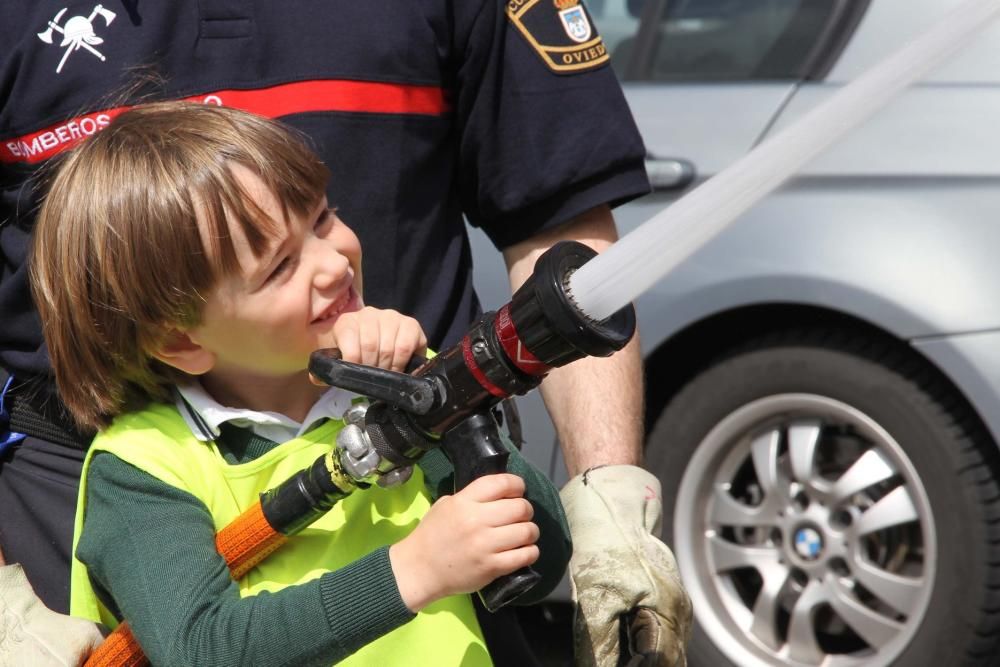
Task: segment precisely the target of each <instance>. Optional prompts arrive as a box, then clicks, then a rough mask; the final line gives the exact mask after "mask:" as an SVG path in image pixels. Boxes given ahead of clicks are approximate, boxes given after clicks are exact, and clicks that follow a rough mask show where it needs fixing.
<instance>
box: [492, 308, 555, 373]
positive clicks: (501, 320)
mask: <svg viewBox="0 0 1000 667" xmlns="http://www.w3.org/2000/svg"><path fill="white" fill-rule="evenodd" d="M493 329H494V331H496V334H497V340H499V341H500V345H501V346H502V347H503V349H504V352H506V353H507V359H508V360H509V361H510V362H511V363H512V364H514V365H515V366H517V367H518V368H519V369H520V370H522V371H524V372H525V373H527V374H528V375H535V376H538V375H545V374H546V373H548V372H549V371H550V370H552V367H551V366H549V365H548V364H546V363H545V362H543V361H541V360H540V359H539V358H538V357H536V356H535V355H534V354H532V353H531V350H529V349H528V348H527V347H525V345H524V343H523V342H521V337H520V336H518V335H517V329H515V328H514V320H513V319H512V318H511V316H510V304H509V303H508V304H506V305H505V306H504V307H503V308H501V309H500V311H499V312H497V316H496V318H495V319H494V320H493Z"/></svg>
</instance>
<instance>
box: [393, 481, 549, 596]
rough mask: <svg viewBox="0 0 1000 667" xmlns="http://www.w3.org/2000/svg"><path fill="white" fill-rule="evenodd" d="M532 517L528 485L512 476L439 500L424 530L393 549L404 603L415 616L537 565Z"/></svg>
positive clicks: (422, 525)
mask: <svg viewBox="0 0 1000 667" xmlns="http://www.w3.org/2000/svg"><path fill="white" fill-rule="evenodd" d="M532 514H533V510H532V507H531V503H530V502H528V501H527V500H525V498H524V480H523V479H521V478H520V477H518V476H516V475H511V474H508V473H502V474H497V475H485V476H483V477H480V478H478V479H476V480H474V481H472V482H471V483H470V484H469V485H468V486H466V487H465V488H464V489H462V490H461V491H458V492H457V493H455V495H452V496H442V497H441V498H439V499H438V500H437V502H435V503H434V504H433V505H432V506H431V508H430V510H428V512H427V514H425V515H424V518H423V519H421V521H420V525H418V526H417V527H416V529H414V531H413V532H412V533H410V534H409V535H407V536H406V537H405V538H403V539H402V540H401V541H399V542H397V543H396V544H394V545H392V547H390V548H389V561H390V563H391V564H392V571H393V574H395V575H396V584H397V585H398V586H399V594H400V596H401V597H402V598H403V602H404V603H405V604H406V606H407V607H408V608H409V609H410V610H411V611H414V612H416V611H419V610H420V609H422V608H423V607H425V606H427V605H428V604H430V603H431V602H434V601H435V600H439V599H441V598H443V597H447V596H449V595H457V594H460V593H471V592H473V591H477V590H479V589H480V588H482V587H483V586H485V585H486V584H488V583H490V582H491V581H493V580H494V579H496V578H497V577H499V576H501V575H504V574H510V573H511V572H513V571H514V570H517V569H519V568H522V567H526V566H528V565H531V564H532V563H534V562H535V561H536V560H538V547H537V546H536V545H535V542H536V541H537V540H538V526H537V525H536V524H535V523H533V522H532V521H531V517H532Z"/></svg>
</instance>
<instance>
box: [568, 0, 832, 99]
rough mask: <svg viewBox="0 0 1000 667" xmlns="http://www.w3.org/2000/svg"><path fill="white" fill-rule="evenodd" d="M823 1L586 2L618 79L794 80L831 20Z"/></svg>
mask: <svg viewBox="0 0 1000 667" xmlns="http://www.w3.org/2000/svg"><path fill="white" fill-rule="evenodd" d="M839 6H840V3H838V2H834V1H831V0H587V7H588V9H589V10H590V12H591V15H592V16H593V18H594V21H595V22H596V23H597V26H598V28H599V29H600V31H601V35H602V36H603V37H604V41H605V43H606V44H607V46H608V51H609V52H610V53H611V63H612V66H613V67H614V68H615V70H616V72H617V73H618V75H619V77H621V78H622V79H628V80H644V81H747V80H761V79H768V80H780V79H798V78H803V77H804V76H805V75H806V74H807V68H808V66H809V64H810V61H811V60H810V59H811V58H812V56H813V54H814V52H815V50H816V47H817V45H818V44H819V43H820V42H821V41H822V38H823V37H824V36H825V35H826V34H828V28H829V26H830V24H831V23H832V22H833V20H834V19H836V18H837V15H838V14H839V12H838V11H837V9H838V7H839Z"/></svg>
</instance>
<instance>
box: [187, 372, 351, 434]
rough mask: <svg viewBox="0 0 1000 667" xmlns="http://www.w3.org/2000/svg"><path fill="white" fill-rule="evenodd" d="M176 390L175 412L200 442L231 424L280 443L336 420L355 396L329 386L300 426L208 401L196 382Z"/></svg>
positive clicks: (271, 415)
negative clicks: (179, 414)
mask: <svg viewBox="0 0 1000 667" xmlns="http://www.w3.org/2000/svg"><path fill="white" fill-rule="evenodd" d="M176 389H177V400H176V405H177V410H178V411H179V412H180V413H181V416H182V417H184V421H185V423H187V425H188V428H190V429H191V432H192V433H194V435H195V437H196V438H198V439H199V440H201V441H202V442H208V441H211V440H214V439H215V438H217V437H219V425H220V424H224V423H226V422H232V423H233V424H234V425H235V426H241V427H248V426H249V427H250V430H252V431H253V432H254V433H255V434H256V435H259V436H261V437H263V438H267V439H268V440H271V441H273V442H276V443H279V444H280V443H282V442H285V441H287V440H291V439H292V438H295V437H298V436H300V435H302V434H303V433H305V432H306V431H308V430H309V429H310V428H312V426H313V425H314V424H315V423H316V422H318V421H320V420H322V419H327V418H332V419H340V418H341V417H343V415H344V412H345V411H346V410H347V409H348V408H349V407H351V401H352V400H353V399H355V398H357V396H358V395H357V394H355V393H353V392H349V391H346V390H344V389H340V388H337V387H330V388H329V389H328V390H327V391H326V392H324V393H323V395H322V396H320V397H319V400H317V401H316V403H315V404H314V405H313V406H312V408H310V410H309V413H308V414H307V415H306V418H305V420H304V421H303V422H302V423H301V424H300V423H299V422H297V421H295V420H294V419H292V418H291V417H287V416H285V415H283V414H281V413H279V412H259V411H257V410H248V409H246V408H229V407H226V406H224V405H222V404H221V403H219V402H218V401H216V400H215V399H214V398H212V397H211V396H210V395H209V393H208V392H207V391H205V388H204V387H202V386H201V383H199V382H191V383H188V384H185V385H177V387H176Z"/></svg>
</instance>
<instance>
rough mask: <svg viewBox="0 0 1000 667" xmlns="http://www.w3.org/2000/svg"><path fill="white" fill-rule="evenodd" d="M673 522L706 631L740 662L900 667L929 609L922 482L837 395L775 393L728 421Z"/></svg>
mask: <svg viewBox="0 0 1000 667" xmlns="http://www.w3.org/2000/svg"><path fill="white" fill-rule="evenodd" d="M674 526H675V531H676V532H675V542H676V552H677V560H678V565H679V567H680V570H681V574H682V577H683V579H684V582H685V586H686V587H687V589H688V592H689V594H690V595H691V598H692V602H693V604H694V610H695V614H696V616H697V618H698V622H699V625H700V626H701V628H702V629H703V630H704V631H705V632H706V633H707V634H708V635H709V637H710V638H711V639H712V640H713V642H714V643H715V644H716V646H717V647H719V648H720V649H721V650H722V651H723V652H724V653H726V654H727V655H728V657H729V658H730V659H731V660H732V661H733V662H735V663H737V664H739V665H746V666H747V667H750V666H752V665H762V666H764V665H773V664H775V663H776V662H778V663H781V664H787V665H796V666H798V665H822V666H823V667H847V666H853V665H875V664H889V663H891V662H892V660H894V659H895V658H896V657H898V656H899V654H900V653H902V651H903V650H904V649H905V647H906V646H907V644H908V643H909V642H910V640H911V639H912V638H913V636H914V634H915V632H916V630H917V628H918V627H919V625H920V622H921V621H922V619H923V616H924V614H925V613H926V610H927V607H928V603H929V600H930V593H931V590H932V589H933V583H934V581H933V580H934V572H935V564H936V561H937V540H936V535H935V530H934V520H933V515H932V513H931V510H930V503H929V501H928V500H927V494H926V492H925V490H924V488H923V485H922V484H921V482H920V479H919V477H918V476H917V474H916V471H915V470H914V468H913V465H912V464H911V462H910V460H909V458H908V457H907V455H906V453H905V452H904V451H903V449H902V447H900V445H899V443H897V442H896V441H895V439H893V438H892V436H891V435H890V434H889V433H888V432H887V431H885V429H883V428H882V427H881V426H879V425H878V423H876V422H875V421H874V420H873V419H871V418H870V417H868V416H867V415H866V414H864V413H863V412H861V411H859V410H857V409H856V408H854V407H852V406H850V405H847V404H846V403H842V402H840V401H837V400H834V399H831V398H828V397H825V396H819V395H815V394H781V395H774V396H768V397H765V398H761V399H759V400H756V401H753V402H752V403H749V404H747V405H745V406H743V407H741V408H740V409H738V410H736V411H734V412H733V413H731V414H730V415H728V416H727V417H726V418H724V419H723V420H722V421H720V422H719V424H718V425H717V426H716V427H715V428H714V429H712V431H711V432H710V433H709V434H708V435H706V436H705V438H704V439H703V440H702V442H701V443H700V444H699V446H698V448H697V450H696V451H695V454H694V456H693V457H692V459H691V462H690V463H689V465H688V466H687V468H686V469H685V472H684V477H683V479H682V480H681V485H680V489H679V492H678V497H677V503H676V509H675V517H674Z"/></svg>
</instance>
